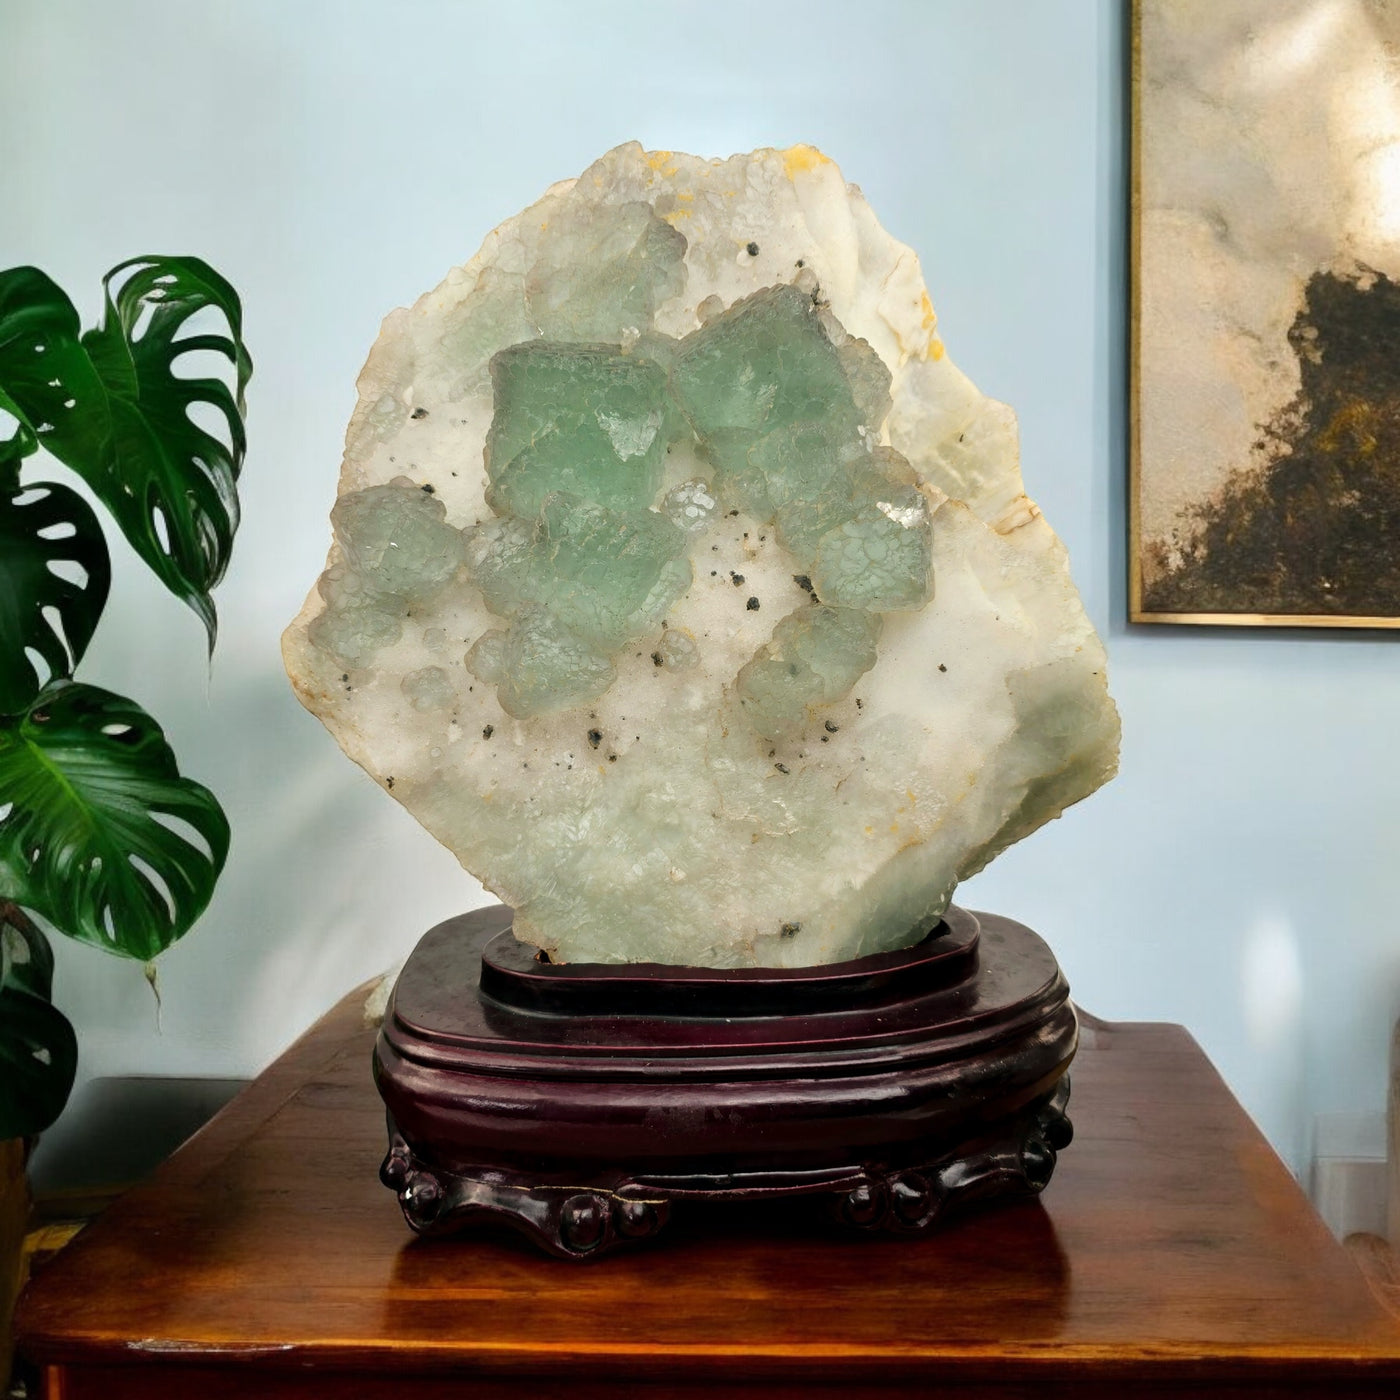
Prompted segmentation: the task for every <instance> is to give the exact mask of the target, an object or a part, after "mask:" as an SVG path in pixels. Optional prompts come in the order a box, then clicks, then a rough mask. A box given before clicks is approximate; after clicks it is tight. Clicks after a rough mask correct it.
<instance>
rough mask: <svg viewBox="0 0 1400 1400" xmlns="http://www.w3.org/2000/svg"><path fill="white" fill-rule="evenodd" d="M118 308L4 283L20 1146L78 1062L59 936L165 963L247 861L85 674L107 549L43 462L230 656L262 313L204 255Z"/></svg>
mask: <svg viewBox="0 0 1400 1400" xmlns="http://www.w3.org/2000/svg"><path fill="white" fill-rule="evenodd" d="M105 292H106V296H105V306H104V310H103V315H102V319H101V322H100V324H99V325H97V326H95V327H94V328H93V329H91V330H88V331H82V330H81V329H80V325H79V319H78V313H77V311H76V310H75V309H74V307H73V304H72V302H71V301H70V300H69V299H68V297H67V296H65V295H64V293H63V292H62V290H60V288H59V287H58V286H57V285H56V284H55V283H54V282H53V281H52V280H51V279H50V278H48V277H47V276H45V274H44V273H42V272H40V271H38V270H37V269H36V268H32V267H15V268H10V269H8V270H4V271H0V1142H3V1141H4V1140H6V1139H12V1138H28V1137H31V1136H33V1135H34V1134H36V1133H38V1132H40V1131H42V1130H43V1129H44V1128H46V1127H47V1126H48V1125H49V1124H50V1123H51V1122H52V1121H53V1120H54V1119H55V1118H56V1117H57V1116H58V1114H59V1112H60V1111H61V1110H62V1108H63V1105H64V1103H65V1102H66V1100H67V1097H68V1094H69V1091H70V1090H71V1088H72V1084H73V1077H74V1072H75V1069H76V1066H77V1044H76V1040H75V1037H74V1034H73V1029H72V1027H71V1026H70V1025H69V1023H68V1021H67V1020H66V1018H65V1017H64V1016H63V1015H62V1013H61V1012H60V1011H59V1010H58V1009H57V1008H56V1007H55V1006H54V1005H53V1003H52V1001H51V990H52V978H53V953H52V949H51V948H50V946H49V943H48V941H47V937H46V934H47V933H49V932H57V933H62V934H66V935H67V936H68V937H70V938H74V939H77V940H79V941H80V942H83V943H89V944H92V945H94V946H96V947H98V948H102V949H104V950H105V951H107V952H109V953H115V954H119V955H121V956H123V957H128V958H136V959H139V960H142V961H146V962H149V961H150V960H151V959H152V958H154V957H155V955H156V954H158V953H159V952H161V951H162V950H163V949H165V948H167V947H168V946H169V945H170V944H171V943H173V942H174V941H175V940H176V939H178V938H179V937H181V936H182V935H183V934H184V933H185V932H186V931H187V930H188V929H189V928H190V926H191V925H192V924H193V923H194V922H195V920H196V919H197V918H198V917H199V915H200V914H201V913H202V912H203V910H204V908H205V906H206V905H207V904H208V902H209V899H210V896H211V895H212V893H213V890H214V885H215V882H216V881H217V879H218V877H219V872H220V871H221V869H222V868H223V864H224V859H225V856H226V855H227V853H228V843H229V828H228V822H227V820H226V818H225V817H224V814H223V811H222V810H221V809H220V807H219V804H218V802H217V801H216V800H215V799H214V796H213V794H212V793H210V792H209V791H208V790H207V789H205V788H203V787H201V786H200V785H199V784H198V783H196V782H192V781H191V780H190V779H189V778H185V777H182V776H181V775H180V772H179V770H178V768H177V767H176V763H175V756H174V754H173V753H172V752H171V750H170V746H169V745H168V744H167V743H166V741H165V736H164V735H163V734H162V732H161V730H160V726H159V725H158V724H157V723H156V722H155V720H153V719H152V718H151V716H150V715H148V714H147V713H146V712H145V710H143V709H142V708H141V706H140V705H138V704H137V703H136V702H135V701H132V700H128V699H125V698H124V697H122V696H120V695H115V694H113V693H112V692H111V691H107V690H101V689H99V688H98V687H97V686H94V685H87V684H84V683H83V682H82V681H79V680H75V679H74V671H75V670H76V669H77V667H78V665H79V663H80V662H81V661H82V659H83V653H84V651H85V650H86V649H87V646H88V643H89V642H90V641H91V640H92V636H93V633H94V631H95V629H96V627H97V623H98V620H99V618H100V617H101V615H102V609H103V606H104V604H105V603H106V601H107V590H108V583H109V581H110V577H111V565H110V558H109V555H108V550H107V542H106V538H105V536H104V533H103V527H102V524H101V522H100V521H99V519H98V516H97V515H96V514H95V513H94V511H93V510H92V508H91V507H90V506H89V505H88V504H87V501H86V500H85V499H84V497H83V496H82V495H80V494H79V493H78V492H77V491H75V490H74V489H72V487H70V486H67V485H64V484H63V483H62V482H60V481H50V480H44V479H43V477H44V475H45V473H44V472H43V470H42V468H43V465H44V463H43V460H42V459H38V460H36V461H34V462H31V461H30V460H29V459H30V458H31V456H32V455H33V454H36V453H38V452H39V450H40V449H41V448H42V449H43V450H44V451H45V452H47V453H48V454H49V455H50V456H51V457H52V458H53V459H54V460H56V461H57V462H60V463H62V464H63V466H65V467H67V468H69V469H70V470H71V471H72V472H74V473H76V475H77V476H78V477H80V478H81V479H82V481H83V482H84V483H85V484H86V485H87V487H88V489H89V490H90V491H91V493H92V495H93V496H94V497H96V499H97V500H98V501H99V502H100V503H101V504H102V506H103V507H105V509H106V511H107V512H108V514H109V515H110V517H111V520H112V521H113V522H115V524H116V525H117V527H118V528H119V529H120V530H121V532H122V534H123V535H124V536H125V537H126V540H127V542H128V543H129V544H130V545H131V547H132V549H134V550H135V551H136V553H137V555H138V556H139V557H140V558H141V559H142V560H144V561H145V563H146V564H148V565H149V566H150V568H151V569H152V570H153V571H154V572H155V574H156V576H157V577H158V578H159V579H160V580H161V582H162V583H164V584H165V586H166V587H167V588H168V589H169V590H170V591H171V592H172V593H174V594H175V595H176V596H177V597H178V598H181V599H183V600H184V602H186V603H187V604H188V605H189V606H190V607H191V608H193V609H194V611H195V612H196V613H198V615H199V617H200V619H201V621H202V622H203V623H204V625H205V628H206V631H207V633H208V638H209V646H210V648H211V650H212V648H213V644H214V634H215V613H214V604H213V601H212V598H211V596H210V595H211V592H212V590H213V588H214V586H215V585H216V584H217V583H218V582H219V580H220V579H221V578H222V577H223V574H224V571H225V569H226V568H227V567H228V562H229V554H230V550H231V549H232V546H233V537H234V532H235V530H236V529H237V526H238V493H237V480H238V474H239V470H240V468H241V466H242V462H243V454H244V443H245V438H244V427H243V395H244V389H245V387H246V385H247V382H248V377H249V375H250V373H251V370H252V365H251V361H250V360H249V357H248V352H247V350H246V349H245V348H244V345H243V339H242V309H241V307H240V305H239V300H238V296H237V294H236V293H235V292H234V290H233V288H232V287H231V286H229V284H228V283H227V282H226V281H225V280H224V279H223V278H222V277H221V276H219V274H218V273H216V272H215V271H214V270H213V268H211V267H209V266H208V265H207V264H205V263H203V262H201V261H200V260H199V259H197V258H189V257H143V258H137V259H135V260H133V261H131V262H127V263H123V264H122V265H121V266H120V267H117V268H114V269H113V270H112V271H111V272H110V273H109V274H108V275H107V277H106V279H105ZM211 323H212V324H211Z"/></svg>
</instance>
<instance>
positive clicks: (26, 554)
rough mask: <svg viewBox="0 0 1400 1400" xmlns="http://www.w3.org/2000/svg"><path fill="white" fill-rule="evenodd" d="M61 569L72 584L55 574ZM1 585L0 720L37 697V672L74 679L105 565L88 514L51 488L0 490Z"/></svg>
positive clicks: (92, 626)
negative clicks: (68, 567) (66, 566)
mask: <svg viewBox="0 0 1400 1400" xmlns="http://www.w3.org/2000/svg"><path fill="white" fill-rule="evenodd" d="M63 564H69V565H75V566H76V569H72V570H70V574H71V573H77V574H78V577H77V578H73V577H71V576H70V577H64V576H63V575H62V574H59V573H56V572H55V566H62V565H63ZM0 577H3V578H4V580H5V584H6V586H5V587H4V588H3V590H0V658H3V659H4V664H3V665H0V714H7V715H8V714H16V713H18V712H19V711H20V710H23V709H24V708H25V707H26V706H27V705H28V704H29V702H30V701H31V700H33V699H34V697H35V696H36V695H37V694H38V693H39V691H40V689H41V688H42V686H43V683H44V681H45V680H46V679H47V677H46V675H45V674H44V673H43V671H42V670H41V667H42V666H47V668H48V674H49V675H55V676H71V675H72V674H73V668H74V667H75V666H76V665H77V664H78V662H79V661H80V660H82V656H83V653H84V652H85V651H86V650H87V644H88V642H89V641H91V640H92V634H93V632H94V631H95V630H96V628H97V620H98V618H99V617H101V616H102V608H103V605H104V604H105V603H106V601H107V585H108V583H109V581H110V577H111V565H110V563H109V562H108V558H107V542H106V540H104V539H103V538H102V527H101V525H99V524H98V521H97V516H96V515H94V514H93V511H92V508H91V507H90V506H89V505H88V504H87V502H86V501H84V500H83V498H82V497H81V496H80V495H78V493H77V492H76V491H73V490H70V489H69V488H68V487H67V486H59V485H57V484H55V483H52V482H46V483H45V484H44V485H42V486H37V487H29V488H26V487H22V486H20V485H18V484H15V485H12V486H10V487H8V488H5V487H3V486H0ZM45 609H51V610H52V617H53V620H52V621H51V620H50V617H49V616H47V615H46V614H45ZM30 652H32V653H34V655H33V657H31V656H30V655H29V653H30Z"/></svg>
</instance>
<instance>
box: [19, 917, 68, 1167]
mask: <svg viewBox="0 0 1400 1400" xmlns="http://www.w3.org/2000/svg"><path fill="white" fill-rule="evenodd" d="M52 982H53V951H52V949H50V947H49V944H48V940H47V939H46V938H45V937H44V935H43V934H42V933H40V932H39V930H38V929H36V928H35V927H34V925H33V923H32V922H30V920H29V919H27V918H25V916H24V914H23V912H22V911H21V910H19V909H17V908H16V907H15V906H14V905H13V904H7V903H6V902H5V901H4V900H0V1141H4V1140H5V1139H6V1138H16V1137H32V1136H33V1135H34V1134H35V1133H40V1132H43V1130H44V1129H45V1128H47V1127H48V1126H49V1124H50V1123H52V1122H53V1121H54V1119H55V1118H57V1117H58V1115H59V1113H60V1112H62V1110H63V1105H64V1104H65V1103H67V1101H68V1094H69V1092H70V1091H71V1089H72V1088H73V1076H74V1074H75V1073H76V1072H77V1068H78V1042H77V1040H76V1038H75V1037H74V1035H73V1027H72V1026H70V1025H69V1024H68V1020H67V1018H66V1017H65V1016H64V1015H63V1014H62V1012H60V1011H57V1010H56V1009H55V1008H54V1007H53V1006H51V1005H50V1004H49V989H50V987H51V985H52Z"/></svg>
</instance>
